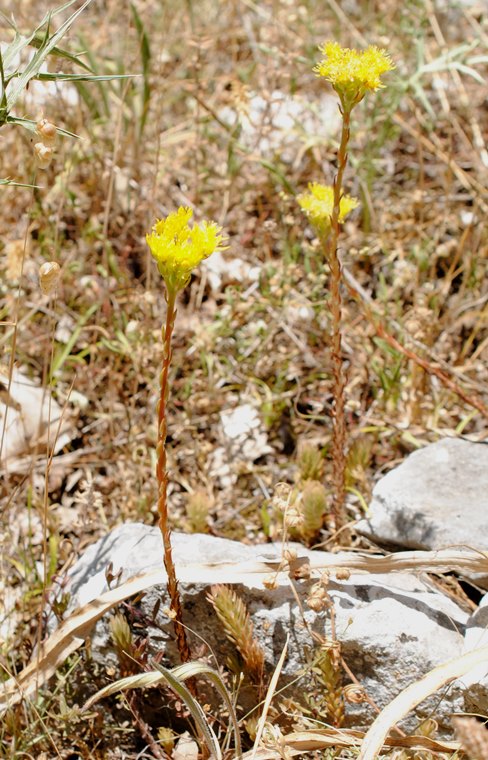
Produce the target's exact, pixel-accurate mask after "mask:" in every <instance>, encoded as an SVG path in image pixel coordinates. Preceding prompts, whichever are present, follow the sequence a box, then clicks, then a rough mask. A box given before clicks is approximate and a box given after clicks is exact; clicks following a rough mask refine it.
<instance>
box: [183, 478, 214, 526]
mask: <svg viewBox="0 0 488 760" xmlns="http://www.w3.org/2000/svg"><path fill="white" fill-rule="evenodd" d="M209 511H210V499H209V497H208V494H207V493H206V492H205V491H204V490H203V489H198V490H196V491H194V492H193V493H192V494H190V495H189V496H188V501H187V502H186V516H187V518H188V527H189V529H190V532H191V533H208V513H209Z"/></svg>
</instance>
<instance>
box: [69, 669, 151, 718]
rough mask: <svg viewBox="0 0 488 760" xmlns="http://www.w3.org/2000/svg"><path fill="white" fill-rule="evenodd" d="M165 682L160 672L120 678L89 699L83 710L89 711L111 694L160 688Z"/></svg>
mask: <svg viewBox="0 0 488 760" xmlns="http://www.w3.org/2000/svg"><path fill="white" fill-rule="evenodd" d="M164 680H165V677H164V676H163V675H162V674H161V673H160V672H159V671H158V670H150V671H149V672H148V673H138V674H137V675H135V676H127V677H126V678H119V680H118V681H114V682H113V683H110V684H109V685H108V686H105V687H104V688H103V689H100V691H97V693H96V694H93V696H91V697H90V699H88V700H87V701H86V702H85V704H84V705H83V710H89V709H90V707H93V705H94V704H96V702H99V701H100V700H101V699H103V698H104V697H109V696H110V695H111V694H118V693H119V692H120V691H128V690H129V689H149V688H150V687H151V686H158V685H159V684H160V683H162V682H163V681H164Z"/></svg>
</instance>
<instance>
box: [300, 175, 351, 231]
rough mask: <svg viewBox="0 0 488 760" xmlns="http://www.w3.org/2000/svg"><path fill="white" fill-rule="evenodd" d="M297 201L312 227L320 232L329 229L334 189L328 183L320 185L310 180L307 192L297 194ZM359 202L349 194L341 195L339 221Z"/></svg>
mask: <svg viewBox="0 0 488 760" xmlns="http://www.w3.org/2000/svg"><path fill="white" fill-rule="evenodd" d="M298 203H299V204H300V206H301V208H302V209H303V211H304V212H305V213H306V215H307V216H308V218H309V219H310V221H311V223H312V224H313V226H314V227H316V228H317V229H318V231H319V232H320V233H322V234H328V232H329V231H330V218H331V216H332V210H333V208H334V189H333V188H332V187H331V186H330V185H320V184H319V183H318V182H310V184H309V186H308V192H307V193H302V194H301V195H299V196H298ZM358 205H359V202H358V200H357V199H356V198H352V197H351V196H350V195H343V196H342V198H341V202H340V207H339V209H340V211H339V222H343V221H344V219H345V217H346V216H347V214H348V213H349V212H350V211H352V210H353V209H355V208H357V206H358Z"/></svg>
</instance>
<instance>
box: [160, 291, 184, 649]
mask: <svg viewBox="0 0 488 760" xmlns="http://www.w3.org/2000/svg"><path fill="white" fill-rule="evenodd" d="M175 318H176V291H174V290H171V291H168V293H167V297H166V323H165V325H164V326H163V328H162V331H161V336H162V341H163V359H162V365H161V375H160V381H159V382H160V396H159V401H158V442H157V446H156V455H157V464H156V477H157V480H158V514H159V529H160V530H161V535H162V537H163V558H164V567H165V569H166V574H167V576H168V593H169V597H170V600H171V612H172V614H173V615H174V627H175V633H176V642H177V645H178V651H179V653H180V657H181V660H182V662H188V661H189V660H190V659H191V651H190V647H189V645H188V639H187V636H186V630H185V627H184V625H183V610H182V607H181V597H180V592H179V589H178V580H177V577H176V569H175V564H174V561H173V551H172V547H171V529H170V526H169V519H168V480H169V478H168V469H167V456H166V437H167V433H168V423H167V418H166V411H167V406H168V398H169V390H170V386H169V369H170V365H171V356H172V348H171V340H172V336H173V329H174V325H175Z"/></svg>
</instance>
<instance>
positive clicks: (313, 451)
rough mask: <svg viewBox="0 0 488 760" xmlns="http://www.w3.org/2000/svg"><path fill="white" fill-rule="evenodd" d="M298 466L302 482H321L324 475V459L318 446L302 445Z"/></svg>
mask: <svg viewBox="0 0 488 760" xmlns="http://www.w3.org/2000/svg"><path fill="white" fill-rule="evenodd" d="M297 464H298V468H299V470H300V478H301V479H302V480H321V478H322V476H323V474H324V457H323V456H322V452H321V451H319V449H317V447H316V446H311V445H310V444H309V443H302V444H300V446H299V447H298V456H297Z"/></svg>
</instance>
